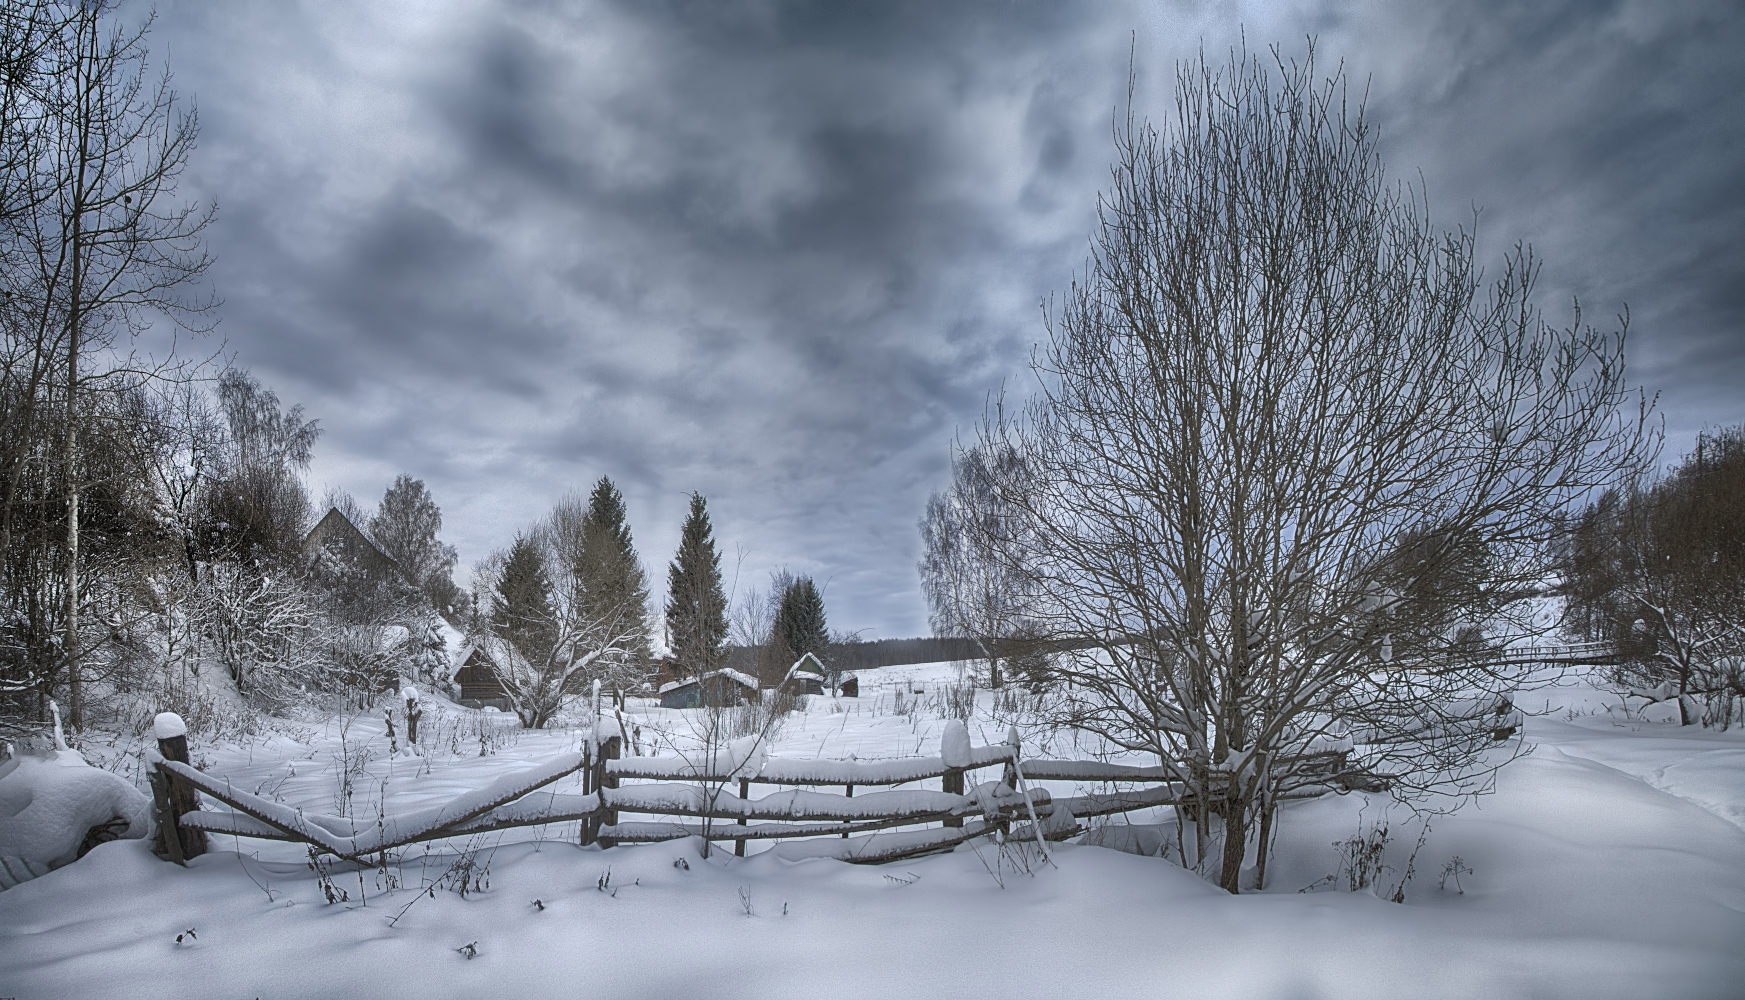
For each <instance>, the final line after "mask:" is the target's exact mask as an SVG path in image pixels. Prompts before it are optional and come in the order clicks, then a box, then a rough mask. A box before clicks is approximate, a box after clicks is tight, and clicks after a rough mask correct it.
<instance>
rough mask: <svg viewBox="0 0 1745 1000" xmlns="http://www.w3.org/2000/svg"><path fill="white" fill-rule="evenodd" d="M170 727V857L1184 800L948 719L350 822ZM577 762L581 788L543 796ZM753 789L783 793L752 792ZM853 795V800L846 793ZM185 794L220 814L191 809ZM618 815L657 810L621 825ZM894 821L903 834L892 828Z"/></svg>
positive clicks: (714, 833) (782, 837)
mask: <svg viewBox="0 0 1745 1000" xmlns="http://www.w3.org/2000/svg"><path fill="white" fill-rule="evenodd" d="M166 719H167V720H170V721H166ZM180 721H181V720H180V719H177V718H175V717H174V716H170V715H167V714H166V716H159V725H158V733H157V735H158V737H159V751H160V754H161V756H160V757H157V758H154V759H153V762H152V763H153V767H152V787H153V790H154V794H155V796H156V800H157V805H158V812H159V828H160V831H161V834H160V840H161V844H160V847H161V849H162V850H163V851H164V853H165V854H166V855H167V856H168V857H169V858H170V859H171V860H173V861H176V862H178V863H180V862H183V861H185V860H186V859H187V858H189V857H193V856H195V855H198V854H200V853H202V852H203V851H204V850H205V848H206V844H205V835H206V834H207V833H221V834H232V835H236V836H243V837H255V838H260V839H266V840H281V841H292V842H297V843H303V844H307V845H309V846H310V847H312V848H314V849H315V850H317V851H319V852H322V853H326V854H331V855H334V856H336V857H340V858H345V859H351V860H356V861H364V860H366V859H368V858H370V857H371V856H378V857H379V856H380V855H381V854H382V853H383V852H385V851H390V850H394V849H396V848H400V847H404V846H406V845H409V844H413V843H420V842H426V841H432V840H440V839H444V838H448V837H461V836H468V835H472V834H478V833H485V832H490V831H495V830H506V829H512V828H516V827H526V826H537V825H543V824H549V823H561V822H567V821H580V824H581V833H580V837H581V842H582V843H584V844H590V843H592V844H598V845H599V846H600V847H602V848H610V847H613V846H614V845H617V844H632V843H654V842H659V841H667V840H676V839H680V838H684V837H702V838H703V839H704V840H705V841H707V842H726V841H733V843H734V850H735V853H736V854H739V855H744V853H745V848H746V844H747V842H749V841H753V840H778V841H782V843H780V844H778V845H777V846H776V847H775V848H774V850H776V851H777V852H779V854H780V855H781V856H783V857H787V858H790V859H795V860H797V859H800V858H806V857H832V858H837V859H840V860H843V861H851V862H857V863H878V862H886V861H895V860H899V859H902V858H909V857H913V856H916V855H920V854H928V853H932V852H936V851H942V850H946V849H949V848H951V847H953V846H955V845H957V844H960V843H963V842H965V841H968V840H970V839H972V838H975V837H980V836H984V835H989V834H994V833H1000V834H1003V835H1004V836H1005V837H1008V838H1020V839H1033V840H1036V841H1038V842H1041V841H1047V840H1061V839H1065V838H1067V837H1070V836H1073V835H1075V834H1077V833H1080V832H1082V830H1083V828H1082V827H1081V826H1080V821H1081V820H1085V819H1088V818H1091V817H1095V816H1107V815H1113V814H1116V813H1125V812H1131V811H1133V810H1137V809H1147V808H1151V807H1154V806H1162V805H1177V804H1182V803H1183V792H1182V786H1181V785H1180V784H1179V783H1178V782H1176V781H1174V780H1172V776H1171V775H1170V774H1169V773H1168V772H1167V771H1166V769H1164V768H1162V767H1140V766H1133V765H1123V764H1107V763H1102V762H1099V761H1084V760H1042V759H1032V760H1024V759H1022V756H1021V753H1020V749H1021V748H1020V746H1019V742H1018V737H1017V732H1016V731H1015V730H1014V731H1012V732H1011V733H1010V734H1009V736H1008V739H1007V742H1005V743H994V744H989V745H987V746H981V747H972V746H971V745H970V741H969V734H968V730H967V729H966V728H965V726H964V724H963V723H962V722H958V721H952V722H949V723H947V731H946V734H945V739H944V740H943V746H942V749H941V752H940V754H939V755H938V756H932V757H905V758H898V759H894V760H881V761H840V760H793V759H784V758H765V757H763V756H761V755H760V754H761V750H762V747H761V745H759V744H758V743H757V742H756V740H755V739H754V738H749V739H748V741H740V742H739V743H735V744H732V745H728V746H722V747H717V748H715V749H714V751H713V752H710V753H706V754H700V755H699V756H698V757H697V758H695V759H693V758H686V757H676V756H668V757H631V758H624V757H622V756H621V754H620V749H621V746H622V742H621V739H620V738H619V737H616V736H614V737H611V738H608V739H604V740H601V741H599V742H598V743H597V744H596V743H593V742H590V744H589V745H588V747H587V748H586V749H584V750H583V751H582V752H579V753H568V754H562V755H559V756H557V757H555V758H553V759H552V760H550V761H547V762H545V763H543V764H540V765H538V766H536V767H532V768H528V769H526V770H523V771H519V772H516V773H514V774H508V775H504V776H502V777H500V778H498V779H497V780H496V781H493V782H491V783H490V784H489V785H487V786H485V787H484V788H481V789H477V790H474V791H470V792H467V793H465V794H463V795H460V796H458V797H457V798H455V799H453V800H452V801H450V802H447V803H445V804H443V805H440V806H432V807H427V808H423V809H417V810H412V811H409V812H405V813H400V814H396V815H390V816H383V817H381V818H379V819H377V820H374V821H368V822H357V821H354V820H351V819H347V818H344V817H339V816H327V815H321V814H317V813H311V812H306V811H304V810H301V809H294V808H292V807H290V806H286V805H284V804H282V803H277V802H272V801H270V800H268V799H264V798H262V797H260V796H258V795H254V794H252V793H249V792H245V791H242V790H240V789H237V788H235V787H233V786H232V785H231V784H230V783H229V782H228V781H226V780H224V779H223V778H219V777H216V776H213V775H210V774H206V773H204V772H201V771H198V770H196V769H194V768H193V767H192V766H191V765H190V764H189V763H188V758H187V747H186V740H185V737H184V736H183V734H182V732H180V731H179V730H180V728H181V727H180ZM1319 756H1321V757H1325V758H1326V767H1325V780H1324V781H1321V782H1315V783H1310V784H1306V785H1304V786H1302V787H1300V788H1298V789H1295V790H1293V791H1292V792H1291V793H1290V794H1289V795H1288V796H1287V797H1293V798H1294V797H1307V796H1311V795H1319V794H1323V793H1324V792H1327V791H1331V790H1335V789H1336V788H1340V787H1350V786H1349V785H1348V784H1341V780H1342V777H1341V776H1342V775H1343V774H1344V771H1345V769H1344V767H1343V764H1344V761H1345V755H1344V753H1343V752H1339V751H1331V752H1328V753H1325V754H1321V755H1319ZM995 767H999V768H1001V770H1000V771H999V772H998V773H997V777H989V778H986V779H985V780H981V781H972V780H971V778H972V776H978V775H979V774H981V773H983V772H985V771H986V770H987V769H989V768H995ZM578 771H579V772H581V775H582V781H581V791H580V792H558V791H541V790H542V789H545V788H546V787H547V786H549V785H551V784H553V783H554V782H556V781H558V780H559V779H561V778H564V777H566V776H568V775H571V774H575V773H576V772H578ZM934 778H938V779H940V784H941V789H940V790H939V791H933V790H930V789H929V790H923V789H903V788H894V787H892V786H898V785H905V784H910V783H913V782H919V781H928V780H931V779H934ZM626 781H634V782H636V783H633V784H626V783H625V782H626ZM1036 781H1073V782H1122V783H1131V784H1134V785H1138V786H1142V787H1137V788H1133V789H1131V790H1125V791H1112V792H1103V793H1094V794H1085V795H1077V796H1072V797H1062V798H1055V797H1053V796H1051V795H1050V794H1049V792H1048V791H1047V790H1045V789H1041V788H1035V787H1032V785H1031V783H1033V782H1036ZM753 785H766V786H767V785H773V786H778V787H780V788H781V790H779V791H774V792H770V793H769V794H765V795H762V796H760V797H757V798H753V797H752V795H751V786H753ZM817 788H841V789H842V791H841V792H835V791H830V792H824V791H817V790H815V789H817ZM857 789H861V790H862V794H860V795H858V796H857V795H856V794H855V791H856V790H857ZM866 789H876V790H874V791H870V792H867V791H865V790H866ZM196 792H200V793H204V794H205V795H206V796H208V797H209V798H211V799H213V800H216V801H217V802H219V803H222V804H223V805H226V806H229V807H230V808H229V810H228V811H226V810H219V809H212V808H207V807H204V806H201V805H200V804H199V802H198V796H197V795H196V794H195V793H196ZM621 814H631V815H635V816H647V817H658V818H654V819H639V820H634V821H625V820H622V819H621V818H620V816H621ZM904 827H907V828H911V829H899V828H904Z"/></svg>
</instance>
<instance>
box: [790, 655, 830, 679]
mask: <svg viewBox="0 0 1745 1000" xmlns="http://www.w3.org/2000/svg"><path fill="white" fill-rule="evenodd" d="M795 674H811V675H812V676H814V677H817V678H819V679H820V680H822V679H823V677H824V664H822V663H819V662H818V658H817V657H816V656H813V655H812V654H811V653H805V654H803V655H802V656H801V657H800V658H799V659H797V660H795V661H794V665H793V666H791V667H789V668H788V674H787V676H786V677H783V678H782V680H784V681H788V680H793V678H794V675H795Z"/></svg>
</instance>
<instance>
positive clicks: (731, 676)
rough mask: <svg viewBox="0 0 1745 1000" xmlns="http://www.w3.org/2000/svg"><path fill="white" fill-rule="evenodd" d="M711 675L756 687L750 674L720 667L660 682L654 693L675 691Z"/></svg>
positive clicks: (754, 680) (755, 680)
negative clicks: (687, 676) (677, 679)
mask: <svg viewBox="0 0 1745 1000" xmlns="http://www.w3.org/2000/svg"><path fill="white" fill-rule="evenodd" d="M711 677H725V678H727V679H728V680H730V681H735V682H737V683H739V684H743V685H744V686H746V687H748V688H751V689H752V690H754V691H755V690H756V689H757V678H755V677H753V676H751V675H750V674H743V673H740V672H739V671H737V670H734V669H732V668H731V667H722V668H721V669H720V670H711V671H709V672H708V673H706V674H698V675H697V676H695V677H692V678H690V679H688V680H682V681H667V682H666V683H665V684H662V685H661V686H660V690H659V691H658V692H656V693H658V694H666V693H667V692H668V691H677V690H678V689H679V688H682V687H686V686H688V685H691V684H697V683H701V682H702V681H706V680H708V679H709V678H711Z"/></svg>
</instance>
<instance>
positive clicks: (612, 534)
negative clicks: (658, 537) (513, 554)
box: [575, 476, 649, 664]
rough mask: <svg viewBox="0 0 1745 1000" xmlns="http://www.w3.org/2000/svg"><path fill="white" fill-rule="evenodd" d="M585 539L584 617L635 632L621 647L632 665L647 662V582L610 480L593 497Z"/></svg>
mask: <svg viewBox="0 0 1745 1000" xmlns="http://www.w3.org/2000/svg"><path fill="white" fill-rule="evenodd" d="M581 534H582V537H581V546H580V549H579V551H578V552H577V557H576V563H577V565H576V566H575V578H576V582H577V584H578V585H579V587H580V590H581V593H580V594H579V595H578V596H579V599H580V601H581V607H582V613H583V616H584V617H585V618H586V619H587V620H589V621H605V620H608V619H614V620H617V621H620V622H623V623H625V624H627V625H629V626H631V627H630V628H629V629H623V628H622V627H621V628H620V630H622V631H630V632H632V633H634V637H633V638H632V639H630V640H629V641H627V642H625V643H623V644H621V645H622V648H623V649H624V651H625V653H626V655H627V657H628V659H629V660H630V661H631V662H632V663H637V664H641V663H647V662H648V660H649V654H648V577H647V575H646V574H645V573H643V571H642V561H641V560H640V559H638V558H637V557H636V545H635V543H634V542H632V541H631V538H630V525H629V524H627V523H626V521H625V517H624V496H623V494H621V493H619V492H618V487H617V486H615V485H613V483H612V480H611V479H609V478H607V477H605V476H601V477H600V481H599V482H597V483H595V484H594V490H593V492H592V493H590V494H589V495H588V509H587V512H586V513H585V514H584V515H583V516H582V532H581Z"/></svg>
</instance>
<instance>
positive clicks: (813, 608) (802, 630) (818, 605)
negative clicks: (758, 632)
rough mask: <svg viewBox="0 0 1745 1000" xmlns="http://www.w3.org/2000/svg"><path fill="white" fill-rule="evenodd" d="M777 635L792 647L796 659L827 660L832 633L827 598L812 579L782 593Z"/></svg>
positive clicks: (801, 581)
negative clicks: (827, 618)
mask: <svg viewBox="0 0 1745 1000" xmlns="http://www.w3.org/2000/svg"><path fill="white" fill-rule="evenodd" d="M775 635H776V638H777V639H779V640H781V642H783V643H784V644H785V645H786V646H787V647H788V652H789V655H791V656H792V658H793V659H795V660H797V659H799V658H800V657H802V656H804V655H806V654H807V653H811V654H812V655H814V656H816V657H818V659H819V661H820V662H822V661H823V659H824V647H825V646H827V645H829V643H830V633H829V631H828V629H827V628H826V626H825V623H824V595H822V594H820V593H819V592H818V587H817V585H816V584H814V583H813V582H812V578H811V577H809V576H802V577H800V578H799V579H797V580H795V581H793V582H792V583H790V584H788V586H787V588H786V589H785V590H783V591H782V603H781V607H780V608H778V609H777V610H776V627H775ZM790 662H792V661H790Z"/></svg>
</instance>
